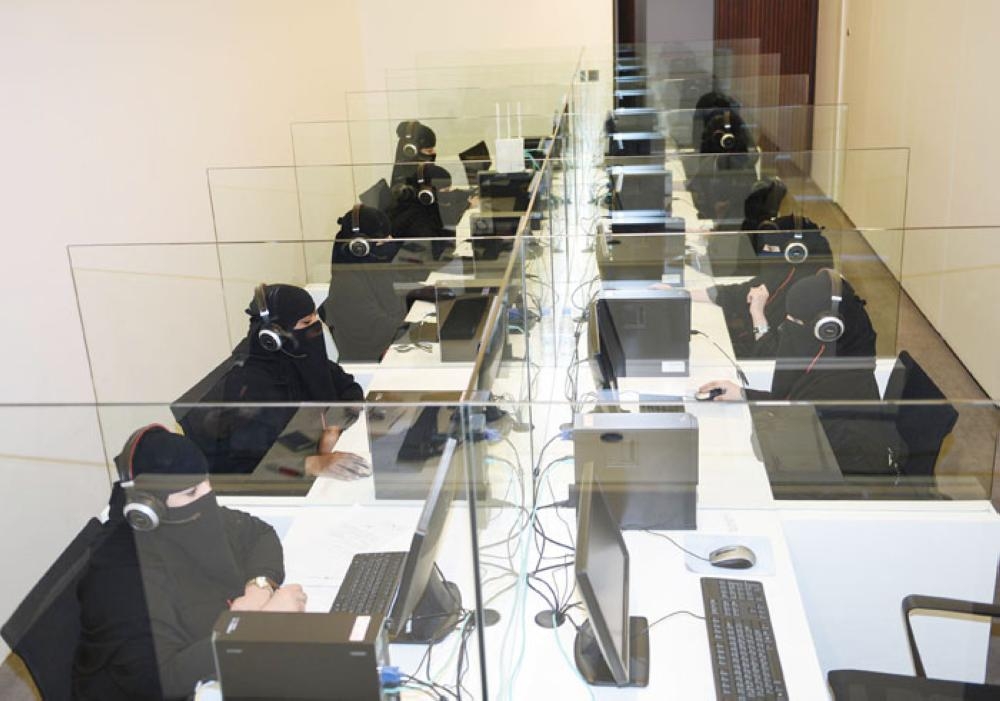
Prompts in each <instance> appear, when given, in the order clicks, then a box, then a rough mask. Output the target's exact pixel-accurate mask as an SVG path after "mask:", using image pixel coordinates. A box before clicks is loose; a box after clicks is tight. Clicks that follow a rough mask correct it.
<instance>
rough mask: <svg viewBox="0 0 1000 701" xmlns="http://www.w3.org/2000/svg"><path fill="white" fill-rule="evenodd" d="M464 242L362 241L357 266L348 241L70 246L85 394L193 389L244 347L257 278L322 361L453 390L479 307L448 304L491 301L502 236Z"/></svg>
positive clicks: (162, 396)
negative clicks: (426, 377) (136, 323)
mask: <svg viewBox="0 0 1000 701" xmlns="http://www.w3.org/2000/svg"><path fill="white" fill-rule="evenodd" d="M522 218H523V213H512V215H510V216H508V217H507V218H503V217H497V216H496V215H495V214H494V215H491V216H490V217H488V218H487V219H486V221H491V222H496V221H500V222H505V221H507V219H509V220H510V222H511V223H512V226H515V227H516V225H517V223H518V222H520V221H521V220H522ZM472 233H473V232H471V230H470V229H468V228H466V229H465V230H464V234H463V237H462V238H460V239H458V240H456V239H455V238H448V239H412V238H411V239H406V240H405V241H400V240H398V239H391V240H388V239H365V242H366V243H367V245H368V247H369V253H368V254H366V255H364V256H362V257H360V258H359V257H357V255H356V254H355V253H354V252H353V251H352V249H351V248H350V247H351V242H350V241H341V242H338V243H337V244H334V242H333V241H305V242H276V241H272V242H261V243H252V242H247V243H231V244H219V245H214V244H200V245H190V246H185V245H123V246H81V247H71V249H70V260H71V265H72V270H73V275H74V280H75V283H76V290H77V295H78V303H79V308H80V314H81V320H82V325H83V328H84V335H85V337H86V339H87V342H88V350H89V358H90V362H91V368H92V372H93V378H94V383H95V393H96V396H98V397H100V398H102V399H104V398H107V399H108V401H161V402H162V401H172V400H174V399H176V398H178V397H180V396H181V395H182V394H185V393H187V392H189V391H198V388H199V387H201V389H203V390H204V389H207V387H203V386H202V385H204V384H205V383H208V385H211V384H212V382H211V381H210V379H211V378H212V377H216V375H222V374H224V373H225V370H226V369H227V368H228V367H229V366H230V365H232V364H233V362H236V361H238V360H239V359H240V358H241V357H243V356H244V355H245V353H246V352H247V344H248V343H250V348H255V347H256V342H255V341H254V339H255V338H256V337H257V332H258V331H259V330H260V329H259V327H260V322H259V321H256V319H257V317H256V316H254V317H251V316H250V315H249V313H248V312H247V310H248V309H255V308H259V305H258V307H255V306H254V305H255V304H256V302H255V295H256V288H257V287H258V286H259V285H260V284H261V283H265V284H267V285H269V286H271V287H273V286H274V285H276V284H277V283H282V284H285V285H291V286H294V287H298V288H302V290H304V294H307V295H308V298H307V299H306V298H303V299H306V301H303V302H302V304H300V305H298V306H296V307H295V309H296V310H298V312H301V313H300V314H298V312H295V313H297V314H298V316H305V315H306V313H307V312H308V311H310V310H309V309H306V308H305V307H302V305H305V306H307V307H308V306H313V305H314V306H315V307H316V308H317V309H318V311H319V312H320V314H321V317H322V319H323V320H324V321H325V325H324V326H321V327H320V330H321V332H322V335H323V338H322V339H319V341H318V342H319V346H318V347H317V348H318V352H319V353H321V355H322V357H324V358H329V359H330V360H335V361H336V360H340V361H341V362H342V363H344V364H346V365H347V366H348V370H349V371H351V372H355V371H356V372H360V373H361V374H362V375H364V374H365V373H368V372H369V371H370V369H371V368H370V367H369V366H371V365H376V366H379V367H395V368H399V369H400V370H401V371H403V370H406V371H409V372H414V371H418V372H419V371H420V369H421V368H425V369H426V368H428V367H431V368H433V367H438V366H441V367H443V368H445V369H447V370H448V372H451V373H452V374H453V375H454V377H455V378H456V379H455V384H456V386H457V387H458V388H459V389H460V390H464V389H465V388H466V387H467V386H468V384H469V378H470V374H471V371H472V363H473V360H474V359H475V354H476V350H477V348H478V343H479V339H480V338H481V337H482V326H483V321H484V317H483V314H484V313H485V312H486V310H485V309H483V310H480V312H479V313H477V312H475V310H472V309H471V307H470V304H471V303H467V302H462V303H461V304H459V301H460V300H461V299H464V298H465V297H467V296H469V295H471V294H472V290H473V288H475V289H476V290H480V291H483V290H491V291H492V293H491V294H496V293H499V290H500V287H501V286H502V285H503V284H504V280H505V278H504V275H505V271H506V270H507V269H508V267H509V266H510V265H511V252H510V250H509V249H512V248H513V244H512V242H510V241H509V240H508V239H505V238H504V237H503V232H502V231H500V232H498V233H499V235H493V234H491V233H490V232H486V234H485V235H483V234H482V233H480V232H478V231H477V232H476V233H475V235H472ZM505 244H507V245H505ZM505 249H507V250H505ZM338 251H339V252H338ZM198 265H200V266H201V269H200V270H199V269H198ZM517 265H518V266H520V263H517ZM192 266H193V267H192ZM519 274H520V271H519ZM275 294H278V293H275ZM288 294H290V295H292V297H293V299H294V298H297V297H296V295H300V293H299V292H289V293H288ZM477 294H479V293H477ZM473 296H475V295H473ZM472 306H474V305H472ZM466 307H470V309H466ZM453 308H454V310H456V311H455V314H454V315H452V311H453ZM458 309H463V310H464V311H463V314H464V316H463V315H462V314H459V313H458V312H457V310H458ZM289 313H293V312H289ZM452 316H454V318H452ZM123 318H144V319H155V320H156V323H155V324H153V325H152V326H150V327H149V328H147V329H145V331H144V332H143V333H142V334H139V336H138V337H136V338H134V339H132V340H130V337H131V336H132V335H134V334H135V331H134V329H132V328H131V327H124V326H122V325H121V319H123ZM296 321H297V320H290V321H289V320H287V319H282V320H281V321H280V322H276V323H278V324H279V331H278V332H277V333H278V334H279V335H281V334H290V335H294V334H293V333H292V332H293V329H292V328H291V326H292V324H294V323H295V322H296ZM286 327H288V328H286ZM327 327H328V328H327ZM443 339H444V340H445V341H447V342H442V340H443ZM314 350H316V349H314ZM289 352H291V353H292V355H300V353H297V352H296V351H295V350H294V348H293V350H292V351H289ZM164 353H166V354H167V357H169V360H167V359H165V356H164ZM267 355H269V354H267V353H265V356H267ZM278 355H279V356H282V357H283V355H282V354H281V353H279V354H278ZM216 379H218V378H217V377H216Z"/></svg>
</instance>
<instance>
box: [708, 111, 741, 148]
mask: <svg viewBox="0 0 1000 701" xmlns="http://www.w3.org/2000/svg"><path fill="white" fill-rule="evenodd" d="M719 117H722V124H721V125H720V124H719V123H718V122H719ZM708 121H709V123H710V124H714V126H713V128H712V138H713V139H715V142H716V143H717V144H718V145H719V147H720V148H721V149H722V150H723V151H732V150H733V149H734V148H736V134H735V133H734V131H733V115H732V111H731V110H728V109H727V110H723V111H722V112H716V113H715V114H713V115H712V116H711V117H710V118H709V120H708Z"/></svg>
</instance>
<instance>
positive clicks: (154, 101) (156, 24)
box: [0, 0, 611, 658]
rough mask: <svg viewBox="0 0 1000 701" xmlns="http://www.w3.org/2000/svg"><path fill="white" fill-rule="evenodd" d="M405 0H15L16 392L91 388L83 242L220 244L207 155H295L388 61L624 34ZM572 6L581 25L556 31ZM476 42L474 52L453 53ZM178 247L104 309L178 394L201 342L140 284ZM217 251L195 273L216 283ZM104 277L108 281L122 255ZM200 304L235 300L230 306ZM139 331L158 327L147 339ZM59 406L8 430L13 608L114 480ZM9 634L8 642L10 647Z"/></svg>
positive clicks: (121, 347) (565, 2)
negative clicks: (179, 340) (296, 138)
mask: <svg viewBox="0 0 1000 701" xmlns="http://www.w3.org/2000/svg"><path fill="white" fill-rule="evenodd" d="M402 7H403V4H402V3H399V2H396V1H394V0H392V1H390V0H293V1H292V2H278V1H277V0H215V1H214V2H210V3H204V2H194V1H192V0H173V1H171V2H167V1H165V0H159V1H150V2H135V3H127V2H117V1H115V2H111V1H108V0H92V1H91V2H87V3H77V2H72V1H70V0H36V1H34V2H7V3H3V4H2V5H0V85H3V90H4V96H3V101H2V107H0V153H2V154H3V167H4V171H3V176H2V178H0V191H2V192H3V202H4V204H3V206H2V207H0V227H2V231H3V235H4V243H5V255H4V256H3V257H2V261H3V262H2V263H0V265H2V271H0V273H2V274H0V294H2V295H3V299H4V321H5V325H6V326H7V328H8V329H11V330H12V334H11V335H12V337H13V340H12V341H10V342H8V343H4V344H0V365H2V367H3V369H4V373H3V383H2V385H0V403H13V402H35V403H37V402H92V401H93V400H94V396H93V392H92V385H91V377H90V369H89V367H88V363H87V356H86V353H85V348H84V339H83V334H82V332H81V328H80V323H79V317H78V312H77V305H76V301H75V296H74V290H73V282H72V278H71V276H70V267H69V263H68V259H67V252H66V246H67V244H87V243H108V242H115V243H121V242H207V241H211V240H212V239H213V238H214V230H213V219H212V210H211V207H210V200H209V196H208V187H207V182H206V169H207V168H209V167H213V166H254V165H282V164H291V163H292V143H291V138H290V124H291V123H292V122H303V121H313V120H329V119H342V118H343V117H344V114H345V108H344V105H345V93H346V92H348V91H356V90H361V89H369V90H377V89H383V88H384V86H385V73H386V69H388V68H392V67H406V66H416V65H427V64H428V63H430V62H437V63H439V64H440V63H442V62H448V61H450V62H453V63H465V62H466V59H467V58H468V59H469V60H470V61H471V60H472V59H474V61H473V62H478V63H486V62H491V59H495V61H493V62H497V61H521V62H524V63H528V62H530V61H531V60H537V52H529V51H528V49H529V48H531V47H536V46H541V45H553V44H560V43H561V45H562V47H563V48H562V49H552V50H551V51H550V52H551V55H552V56H553V57H559V58H560V59H562V58H564V57H565V56H567V55H576V54H577V53H578V52H579V47H581V46H583V45H585V44H598V43H602V42H606V41H607V40H608V39H609V38H610V34H611V14H610V8H611V4H610V0H585V2H579V1H578V0H554V1H552V2H547V3H545V4H544V5H540V4H539V3H537V2H532V1H528V0H508V2H506V3H504V4H503V6H502V8H501V7H498V6H496V5H495V4H492V3H477V2H468V1H464V0H463V1H459V0H425V1H424V2H423V3H421V5H420V7H421V9H422V11H423V13H424V16H425V17H426V20H423V21H422V22H416V21H415V20H414V18H413V13H412V9H413V8H412V6H407V9H406V11H401V9H400V8H402ZM567 17H569V18H571V21H572V27H573V31H571V32H570V31H567V32H551V31H547V30H546V29H545V28H550V27H553V26H557V27H558V26H561V23H563V22H566V21H567V20H566V19H565V18H567ZM532 18H535V19H536V20H537V21H534V20H532ZM560 18H562V19H560ZM526 27H527V28H528V29H527V30H526ZM532 27H533V28H534V29H531V28H532ZM466 49H468V50H469V51H470V52H471V53H470V56H468V57H464V56H461V55H460V54H456V53H455V52H456V51H462V50H466ZM543 53H544V52H543ZM177 256H180V257H181V258H183V255H182V254H181V252H179V251H178V252H175V254H172V256H167V257H161V258H158V259H157V260H156V261H155V263H154V267H155V268H156V269H155V270H154V271H152V274H150V275H144V276H141V279H140V278H139V277H134V278H128V277H127V276H126V277H125V278H124V279H123V282H124V284H122V285H121V286H120V290H119V292H118V303H117V305H116V306H115V307H114V308H115V312H114V313H113V314H112V313H109V314H108V315H107V316H106V317H105V318H104V319H103V320H102V321H101V324H100V325H101V330H102V336H101V342H102V343H103V344H104V345H106V346H109V347H111V348H112V349H113V350H114V352H115V353H119V354H121V353H125V354H127V353H129V352H130V350H133V351H139V352H142V353H150V352H158V353H159V354H160V355H159V357H160V359H161V363H162V364H161V367H160V369H159V371H160V372H162V374H163V377H157V378H156V383H155V384H157V385H158V386H162V388H163V392H165V393H166V392H173V391H174V388H175V387H176V386H178V383H179V382H181V381H186V380H184V378H181V377H179V376H180V375H184V374H187V373H189V372H190V367H189V366H190V363H191V358H186V359H185V360H182V361H174V360H172V359H171V356H170V350H169V348H170V346H165V345H163V344H160V345H156V344H152V345H153V350H151V349H150V345H151V344H150V343H148V340H149V336H150V335H151V334H152V333H153V330H154V329H157V325H159V324H162V320H160V319H157V318H149V317H144V316H143V310H142V309H136V308H134V307H135V306H136V305H135V304H134V301H135V298H137V295H134V294H133V296H132V297H130V291H137V290H138V291H142V293H143V294H154V296H155V294H159V292H157V290H161V291H162V290H167V291H169V290H170V289H171V288H172V286H174V285H175V284H176V280H175V279H172V280H168V279H167V278H168V277H171V276H172V275H175V272H176V271H175V270H174V269H176V267H177V266H178V265H180V266H181V267H183V260H180V262H178V260H177ZM203 263H204V261H200V262H198V263H197V264H196V265H195V264H194V263H192V265H195V268H194V269H192V270H189V271H188V273H189V274H190V277H191V279H192V280H194V281H195V284H197V285H198V286H202V287H204V288H205V289H206V290H207V293H212V290H213V288H214V289H215V290H216V291H217V292H216V294H218V284H217V281H216V282H213V281H212V279H211V266H210V265H209V266H208V267H205V266H206V265H207V263H205V264H204V265H203ZM164 269H169V270H174V272H171V273H170V275H166V276H165V275H162V274H161V273H163V270H164ZM88 275H89V277H88V283H89V284H92V283H94V281H100V280H102V279H110V278H111V277H113V276H114V271H108V270H92V271H90V273H88ZM98 284H104V283H98ZM185 289H186V290H187V293H190V292H191V290H192V289H193V288H192V287H191V286H188V287H187V288H185ZM150 290H152V292H150ZM108 292H109V290H108V289H107V288H106V286H105V288H104V289H102V290H101V291H100V293H99V294H97V295H95V296H94V299H101V298H102V295H107V294H108ZM112 292H113V291H112ZM111 299H112V300H113V299H114V295H112V297H111ZM202 311H207V313H209V314H210V315H215V316H218V315H219V314H220V313H221V311H220V307H219V305H218V304H213V305H212V306H211V308H210V309H208V310H202ZM213 318H214V317H213ZM195 326H196V325H195ZM178 330H179V331H183V329H178ZM158 331H162V329H158ZM187 331H190V328H189V329H187ZM140 337H144V338H146V340H147V342H146V343H137V344H135V347H133V346H132V345H130V344H131V342H132V341H131V340H130V339H136V338H140ZM224 337H225V330H224V329H220V328H215V329H213V330H212V331H211V334H210V345H211V346H212V348H213V350H212V351H211V353H215V352H216V351H215V350H214V349H215V348H218V347H219V344H220V343H223V340H221V339H224ZM156 349H159V350H156ZM206 357H207V356H206ZM204 361H205V359H199V360H198V361H197V362H204ZM107 370H108V368H106V367H102V368H101V372H105V371H107ZM118 398H120V397H118ZM151 411H152V410H151ZM14 413H15V415H18V413H17V411H15V412H14ZM56 414H58V415H56ZM56 414H53V415H52V416H50V417H49V419H46V420H39V419H37V417H35V416H34V414H31V415H28V414H26V413H25V414H21V415H19V416H20V417H21V418H20V419H17V418H14V417H12V418H10V419H8V420H5V421H4V422H3V425H4V427H6V428H11V430H10V431H6V432H4V433H3V434H2V435H0V439H3V444H2V447H0V454H4V455H5V465H6V466H7V467H6V468H5V471H3V472H2V473H0V562H3V563H5V564H4V571H7V572H9V571H10V564H11V563H12V562H16V563H17V571H18V575H17V576H16V577H4V578H2V581H0V620H6V617H7V615H9V613H10V611H11V610H12V609H13V607H14V605H16V603H17V602H18V601H19V600H20V598H21V597H22V596H23V595H24V593H25V591H26V589H27V587H28V586H29V585H30V584H31V583H32V582H34V581H35V580H36V579H37V578H38V577H39V576H40V574H41V573H42V572H43V571H44V569H45V567H46V566H47V565H48V564H49V563H51V561H52V560H53V558H54V557H55V555H56V554H57V553H58V551H59V550H61V549H62V547H63V546H64V545H65V544H66V543H67V541H68V538H69V536H70V534H72V533H74V532H75V531H76V530H77V529H78V528H79V527H80V526H81V525H82V524H83V523H84V521H85V519H86V518H87V517H88V516H90V515H92V514H94V513H95V511H96V510H97V509H98V508H99V507H100V502H101V501H102V500H103V496H104V494H105V493H106V490H107V486H108V483H107V474H106V472H105V470H104V466H103V455H102V454H101V445H100V441H99V437H98V435H97V433H96V432H97V428H96V426H97V417H96V415H95V413H94V411H93V409H90V410H89V411H86V410H78V411H66V412H64V413H59V412H56ZM160 414H164V412H162V410H160V412H159V413H157V414H156V416H160ZM147 418H152V415H151V416H150V417H147ZM105 423H109V425H110V424H115V425H117V424H118V423H121V422H120V421H118V420H111V421H109V420H107V419H106V420H105ZM10 436H18V437H19V438H23V439H24V440H19V441H18V442H12V441H11V440H10ZM84 446H85V447H86V449H84ZM67 454H68V457H67ZM18 461H26V462H25V464H26V465H27V467H24V466H22V465H21V464H20V463H19V462H18ZM52 466H55V467H52ZM8 468H9V469H8ZM53 475H54V476H55V479H54V480H53V479H52V476H53ZM53 483H55V484H56V487H53ZM43 503H44V504H45V506H46V511H45V512H44V513H43V511H42V504H43ZM53 512H55V513H58V514H60V516H59V518H58V519H55V520H56V521H57V524H56V525H55V526H53V525H51V524H52V521H53V519H52V516H51V515H52V513H53ZM28 534H30V535H28ZM5 650H6V648H4V647H3V646H2V645H0V658H2V657H3V654H4V652H5Z"/></svg>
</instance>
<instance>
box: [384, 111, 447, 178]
mask: <svg viewBox="0 0 1000 701" xmlns="http://www.w3.org/2000/svg"><path fill="white" fill-rule="evenodd" d="M396 136H397V137H399V140H398V141H397V142H396V155H395V157H394V158H393V164H394V165H393V168H392V176H391V179H390V185H394V184H396V183H397V182H399V180H400V179H402V178H403V177H405V175H406V174H407V172H408V171H407V169H406V168H405V167H403V165H402V164H405V163H420V162H433V161H434V159H436V158H437V148H436V147H437V134H435V133H434V130H433V129H431V128H430V127H428V126H427V125H426V124H421V123H420V122H418V121H417V120H415V119H411V120H407V121H405V122H400V123H399V124H398V125H397V126H396Z"/></svg>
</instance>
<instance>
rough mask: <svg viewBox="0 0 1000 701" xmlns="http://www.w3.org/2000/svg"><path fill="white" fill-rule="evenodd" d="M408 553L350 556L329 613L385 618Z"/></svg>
mask: <svg viewBox="0 0 1000 701" xmlns="http://www.w3.org/2000/svg"><path fill="white" fill-rule="evenodd" d="M405 562H406V553H405V552H398V553H397V552H390V553H358V554H357V555H355V556H354V557H353V558H352V559H351V566H350V567H349V568H348V570H347V575H346V576H345V577H344V581H343V583H342V584H341V585H340V590H339V591H338V592H337V598H336V599H334V601H333V606H331V607H330V612H331V613H333V612H334V611H343V612H345V613H353V614H356V615H358V616H373V617H376V618H385V617H386V615H388V613H389V607H391V606H392V600H393V599H394V598H395V596H396V589H397V588H399V579H400V576H401V575H402V573H403V564H404V563H405Z"/></svg>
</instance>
